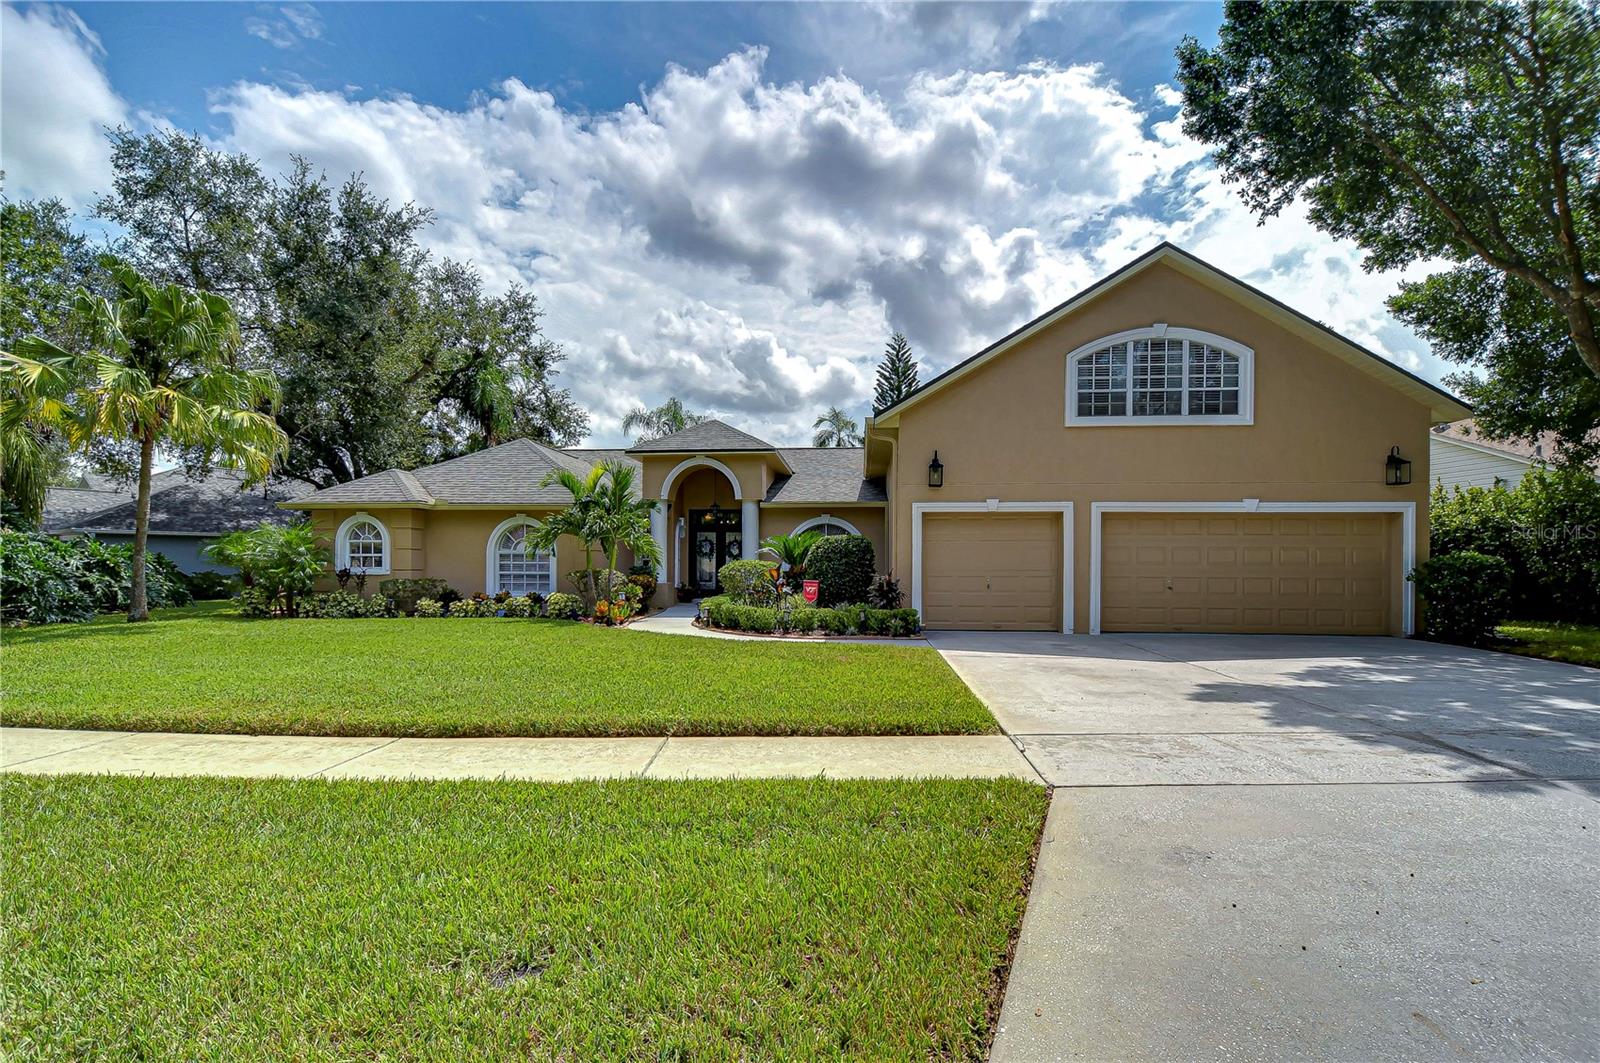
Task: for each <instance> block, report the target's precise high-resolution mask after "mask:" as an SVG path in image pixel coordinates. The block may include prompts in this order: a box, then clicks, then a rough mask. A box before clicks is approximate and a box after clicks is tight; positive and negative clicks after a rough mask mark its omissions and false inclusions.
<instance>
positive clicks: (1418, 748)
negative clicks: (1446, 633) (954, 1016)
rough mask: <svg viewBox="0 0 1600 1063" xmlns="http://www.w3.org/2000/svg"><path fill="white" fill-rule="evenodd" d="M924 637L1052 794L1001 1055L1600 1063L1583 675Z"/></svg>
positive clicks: (1393, 651)
mask: <svg viewBox="0 0 1600 1063" xmlns="http://www.w3.org/2000/svg"><path fill="white" fill-rule="evenodd" d="M930 639H931V641H932V642H933V643H934V645H935V646H936V647H938V649H939V650H940V651H941V652H942V653H943V654H944V655H945V657H946V658H947V659H948V660H949V661H950V663H951V665H952V666H953V667H954V668H955V669H956V670H957V672H959V673H960V674H961V675H962V677H963V678H964V679H966V680H967V682H968V683H969V684H970V685H971V686H972V687H973V689H974V690H975V691H977V693H978V695H979V696H980V697H981V698H983V699H984V701H985V702H987V703H988V705H989V706H990V708H991V709H992V710H993V711H994V712H995V715H996V716H997V717H998V718H999V720H1000V722H1001V724H1002V725H1003V726H1004V727H1005V729H1006V730H1007V731H1008V732H1010V733H1011V735H1012V737H1013V740H1014V741H1016V742H1017V743H1018V745H1019V747H1020V748H1021V749H1022V750H1023V752H1024V753H1025V755H1026V756H1027V757H1028V758H1029V760H1030V761H1031V762H1032V763H1033V764H1034V766H1035V767H1036V768H1037V769H1038V770H1039V771H1040V773H1041V774H1042V775H1043V776H1044V777H1045V779H1046V780H1047V781H1049V782H1051V783H1052V784H1053V785H1055V786H1056V787H1057V790H1056V792H1055V798H1054V801H1053V803H1052V806H1051V813H1050V819H1049V821H1048V822H1047V824H1046V827H1045V838H1044V843H1043V845H1042V847H1041V851H1040V859H1039V866H1038V870H1037V872H1036V875H1035V880H1034V889H1033V894H1032V896H1031V898H1030V900H1029V905H1028V913H1027V917H1026V919H1025V921H1024V924H1023V932H1022V940H1021V942H1020V944H1019V947H1018V950H1017V956H1016V959H1015V962H1014V965H1013V969H1012V973H1011V979H1010V984H1009V988H1008V991H1007V995H1006V1001H1005V1006H1004V1008H1003V1011H1002V1014H1001V1020H1000V1031H999V1034H998V1036H997V1038H996V1041H995V1045H994V1058H995V1059H997V1060H1034V1059H1040V1060H1043V1059H1088V1060H1102V1059H1105V1060H1110V1059H1174V1060H1176V1059H1183V1060H1202V1059H1326V1060H1363V1061H1365V1060H1391V1059H1393V1060H1400V1059H1441V1060H1462V1059H1483V1060H1507V1059H1528V1060H1547V1059H1574V1060H1592V1059H1600V988H1597V987H1600V914H1597V913H1600V803H1597V797H1600V672H1596V671H1594V670H1590V669H1583V668H1578V667H1575V666H1569V665H1560V664H1553V663H1550V662H1545V661H1533V660H1527V659H1523V658H1518V657H1511V656H1507V655H1504V654H1497V653H1487V652H1479V651H1473V650H1462V649H1456V648H1452V647H1445V646H1437V645H1433V644H1431V643H1423V642H1415V641H1402V640H1397V639H1355V638H1343V639H1341V638H1308V637H1276V636H1219V635H1127V636H1121V635H1119V636H1098V637H1096V636H1079V637H1070V636H1069V637H1062V636H1059V635H1022V634H1001V633H993V634H991V633H933V634H932V635H931V636H930Z"/></svg>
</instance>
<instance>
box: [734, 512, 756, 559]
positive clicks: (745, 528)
mask: <svg viewBox="0 0 1600 1063" xmlns="http://www.w3.org/2000/svg"><path fill="white" fill-rule="evenodd" d="M739 508H740V510H741V516H742V517H743V519H742V520H741V521H740V524H739V546H740V556H741V557H745V558H752V557H755V556H756V552H757V551H758V550H760V549H761V541H760V540H761V510H760V507H759V506H758V505H757V503H756V501H755V500H754V499H746V500H745V501H744V502H741V503H740V504H739Z"/></svg>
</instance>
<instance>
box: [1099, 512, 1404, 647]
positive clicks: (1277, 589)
mask: <svg viewBox="0 0 1600 1063" xmlns="http://www.w3.org/2000/svg"><path fill="white" fill-rule="evenodd" d="M1104 521H1105V523H1104V525H1103V526H1102V528H1101V543H1102V548H1101V554H1102V568H1101V578H1100V629H1101V630H1102V631H1225V632H1232V631H1240V632H1287V633H1293V634H1344V635H1387V634H1389V633H1390V632H1391V630H1392V628H1391V625H1390V608H1391V598H1392V591H1393V587H1392V584H1391V582H1390V581H1391V580H1392V579H1393V578H1394V573H1393V568H1394V566H1393V564H1392V562H1391V554H1392V551H1391V549H1390V541H1391V538H1392V532H1391V521H1390V518H1389V517H1387V516H1385V515H1382V514H1365V513H1363V514H1336V513H1335V514H1295V515H1292V516H1291V515H1283V516H1278V515H1267V514H1249V515H1246V514H1238V515H1234V514H1169V513H1108V514H1106V516H1105V518H1104Z"/></svg>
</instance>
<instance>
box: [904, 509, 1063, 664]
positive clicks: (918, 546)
mask: <svg viewBox="0 0 1600 1063" xmlns="http://www.w3.org/2000/svg"><path fill="white" fill-rule="evenodd" d="M926 513H935V514H937V513H1059V514H1061V633H1062V634H1063V635H1070V634H1072V614H1073V601H1072V569H1073V563H1072V503H1071V502H1001V501H999V500H998V499H993V498H991V499H987V500H985V501H981V502H913V503H911V608H913V609H915V610H916V611H917V613H918V614H919V615H921V613H922V517H923V515H924V514H926Z"/></svg>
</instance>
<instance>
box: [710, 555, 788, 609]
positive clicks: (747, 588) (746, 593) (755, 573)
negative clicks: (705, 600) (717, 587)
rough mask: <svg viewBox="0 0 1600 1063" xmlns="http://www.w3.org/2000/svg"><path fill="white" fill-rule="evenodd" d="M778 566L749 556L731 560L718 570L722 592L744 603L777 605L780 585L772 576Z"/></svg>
mask: <svg viewBox="0 0 1600 1063" xmlns="http://www.w3.org/2000/svg"><path fill="white" fill-rule="evenodd" d="M777 568H778V566H777V565H776V564H774V563H773V562H771V561H762V560H759V559H758V558H748V559H745V560H742V561H729V562H728V563H727V564H726V565H723V566H722V567H721V568H720V569H718V570H717V582H718V583H720V584H722V593H723V594H725V595H727V596H728V597H729V598H732V599H733V600H734V601H736V602H738V603H740V604H742V605H762V606H772V605H776V604H777V601H778V594H779V589H780V585H779V584H778V583H777V582H775V581H774V580H773V578H772V574H773V573H774V572H776V571H777Z"/></svg>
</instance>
